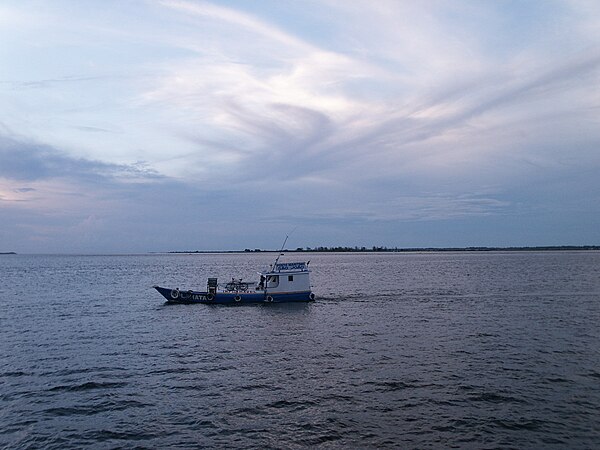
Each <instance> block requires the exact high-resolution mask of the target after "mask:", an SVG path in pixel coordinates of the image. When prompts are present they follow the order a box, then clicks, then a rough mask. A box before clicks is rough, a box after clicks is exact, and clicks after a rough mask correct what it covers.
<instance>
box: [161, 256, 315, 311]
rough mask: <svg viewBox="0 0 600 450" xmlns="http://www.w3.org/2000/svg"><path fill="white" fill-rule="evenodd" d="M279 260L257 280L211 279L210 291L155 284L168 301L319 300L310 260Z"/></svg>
mask: <svg viewBox="0 0 600 450" xmlns="http://www.w3.org/2000/svg"><path fill="white" fill-rule="evenodd" d="M278 260H279V258H277V260H275V263H274V264H272V265H271V266H270V267H269V268H268V269H266V270H264V271H260V272H258V275H260V278H259V280H258V281H256V282H247V281H243V280H242V279H235V278H232V279H231V281H228V282H226V283H219V281H218V279H217V278H208V281H207V284H206V290H204V291H198V290H180V289H179V288H175V289H172V288H166V287H161V286H153V287H154V289H156V290H157V291H158V292H159V293H160V294H161V295H162V296H163V297H164V298H165V299H166V300H167V303H206V304H244V303H287V302H310V301H313V300H314V299H315V294H313V292H312V291H311V286H310V270H309V269H308V265H309V263H310V261H308V262H291V263H279V262H278Z"/></svg>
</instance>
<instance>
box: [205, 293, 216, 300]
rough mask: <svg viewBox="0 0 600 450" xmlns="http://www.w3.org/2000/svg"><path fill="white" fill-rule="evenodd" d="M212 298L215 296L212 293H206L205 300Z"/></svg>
mask: <svg viewBox="0 0 600 450" xmlns="http://www.w3.org/2000/svg"><path fill="white" fill-rule="evenodd" d="M213 298H215V296H214V294H208V295H207V296H206V299H207V300H212V299H213Z"/></svg>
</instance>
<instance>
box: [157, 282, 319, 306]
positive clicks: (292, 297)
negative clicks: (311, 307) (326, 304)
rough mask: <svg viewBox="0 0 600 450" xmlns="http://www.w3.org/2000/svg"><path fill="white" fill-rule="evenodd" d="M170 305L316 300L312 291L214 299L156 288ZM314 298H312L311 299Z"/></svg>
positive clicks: (228, 294)
mask: <svg viewBox="0 0 600 450" xmlns="http://www.w3.org/2000/svg"><path fill="white" fill-rule="evenodd" d="M154 288H155V289H156V290H157V291H158V292H159V293H160V294H161V295H162V296H163V297H164V298H165V299H167V302H168V303H205V304H232V305H236V304H241V303H289V302H310V301H313V300H314V296H312V294H311V292H310V291H303V292H290V293H267V294H265V293H264V292H250V293H239V294H236V293H233V292H217V293H216V294H214V295H212V297H211V296H210V295H209V294H208V293H207V292H200V291H191V290H190V291H179V290H175V289H168V288H163V287H160V286H154ZM311 297H312V298H311Z"/></svg>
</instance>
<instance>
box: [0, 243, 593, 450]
mask: <svg viewBox="0 0 600 450" xmlns="http://www.w3.org/2000/svg"><path fill="white" fill-rule="evenodd" d="M302 258H306V259H310V260H311V263H310V267H311V269H312V271H313V273H312V284H313V285H314V292H315V294H316V295H317V301H316V302H314V303H310V304H300V305H284V304H282V305H276V304H268V305H255V306H208V305H165V304H164V302H163V299H162V297H161V296H160V295H159V294H158V293H157V292H155V291H154V290H153V289H152V288H151V286H152V285H153V284H160V285H165V286H168V287H179V288H180V289H188V288H203V287H204V286H205V285H206V278H208V277H209V276H218V277H219V278H220V280H222V281H225V280H227V279H230V278H231V277H232V276H235V277H236V278H238V277H244V278H248V279H255V278H256V270H259V269H261V268H263V267H264V266H265V265H268V263H270V262H272V259H273V255H272V254H265V253H249V254H192V255H185V254H169V255H158V254H155V255H116V256H108V255H103V256H76V255H68V256H67V255H50V256H44V255H5V256H0V277H1V278H0V281H1V282H0V304H1V308H0V447H6V448H23V449H25V448H50V449H52V448H56V449H79V448H84V447H86V448H90V447H91V448H99V449H104V448H107V449H108V448H166V447H171V448H205V447H210V448H215V447H216V448H219V447H239V448H286V449H288V448H305V447H317V448H349V447H350V448H448V447H461V448H506V447H512V448H550V447H554V448H566V447H569V448H598V447H600V426H599V424H600V325H599V324H600V252H591V251H590V252H506V253H503V252H474V253H470V252H457V253H443V252H442V253H406V254H404V253H402V254H399V253H379V254H378V253H368V254H347V253H340V254H308V253H305V254H290V255H287V256H286V257H285V260H286V261H293V260H296V259H302Z"/></svg>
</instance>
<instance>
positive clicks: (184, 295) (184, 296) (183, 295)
mask: <svg viewBox="0 0 600 450" xmlns="http://www.w3.org/2000/svg"><path fill="white" fill-rule="evenodd" d="M180 295H181V298H182V299H184V300H187V299H189V298H191V297H192V291H191V290H189V291H186V292H180Z"/></svg>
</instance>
